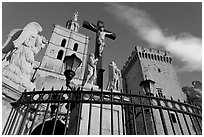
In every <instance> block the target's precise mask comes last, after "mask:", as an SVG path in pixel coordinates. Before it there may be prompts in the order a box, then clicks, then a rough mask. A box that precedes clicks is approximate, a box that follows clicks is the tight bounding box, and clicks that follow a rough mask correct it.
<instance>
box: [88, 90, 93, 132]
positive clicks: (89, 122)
mask: <svg viewBox="0 0 204 137" xmlns="http://www.w3.org/2000/svg"><path fill="white" fill-rule="evenodd" d="M92 94H93V93H91V96H90V106H89V120H88V133H87V134H88V135H90V129H91V111H92Z"/></svg>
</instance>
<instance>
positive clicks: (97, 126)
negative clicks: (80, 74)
mask: <svg viewBox="0 0 204 137" xmlns="http://www.w3.org/2000/svg"><path fill="white" fill-rule="evenodd" d="M11 105H12V110H11V112H10V114H9V117H8V120H7V122H6V125H5V127H4V129H3V134H4V135H14V134H15V135H29V134H31V135H34V134H39V135H41V134H44V135H61V134H62V135H65V134H76V135H81V134H86V135H90V134H99V135H102V134H110V135H115V134H117V135H118V134H122V135H133V134H156V135H157V134H173V135H176V134H181V135H183V134H189V135H191V134H196V135H197V134H202V109H201V107H199V106H193V105H190V104H187V103H185V102H180V101H175V100H173V99H166V98H161V97H157V96H156V97H155V96H145V95H135V94H126V93H116V92H112V91H110V92H105V91H104V92H98V91H93V90H91V91H83V90H82V89H80V88H79V89H77V90H72V91H70V90H63V89H61V90H50V91H44V90H42V91H33V92H24V93H22V96H21V98H20V99H19V100H18V101H17V102H13V103H11ZM84 125H86V126H84Z"/></svg>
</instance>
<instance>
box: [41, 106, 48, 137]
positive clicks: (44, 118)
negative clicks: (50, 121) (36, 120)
mask: <svg viewBox="0 0 204 137" xmlns="http://www.w3.org/2000/svg"><path fill="white" fill-rule="evenodd" d="M49 106H50V103H48V104H47V106H46V110H45V114H44V116H43V122H42V127H41V130H40V135H42V134H43V129H44V126H45V120H46V115H47V112H48V109H49Z"/></svg>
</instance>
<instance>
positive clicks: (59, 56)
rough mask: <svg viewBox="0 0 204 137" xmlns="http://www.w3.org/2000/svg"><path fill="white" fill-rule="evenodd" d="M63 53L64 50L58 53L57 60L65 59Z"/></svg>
mask: <svg viewBox="0 0 204 137" xmlns="http://www.w3.org/2000/svg"><path fill="white" fill-rule="evenodd" d="M63 53H64V51H63V50H60V51H59V52H58V54H57V59H59V60H61V59H62V57H63Z"/></svg>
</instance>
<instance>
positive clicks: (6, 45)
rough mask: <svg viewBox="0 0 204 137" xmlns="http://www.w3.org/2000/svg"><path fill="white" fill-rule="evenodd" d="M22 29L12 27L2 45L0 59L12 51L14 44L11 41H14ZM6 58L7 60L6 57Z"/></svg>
mask: <svg viewBox="0 0 204 137" xmlns="http://www.w3.org/2000/svg"><path fill="white" fill-rule="evenodd" d="M22 31H23V30H22V29H13V30H12V31H11V32H10V33H9V34H8V38H7V40H6V42H5V43H4V44H3V45H2V47H3V49H2V60H4V59H5V58H7V57H8V55H9V53H13V51H14V49H15V46H14V44H13V41H15V40H16V39H17V38H18V37H19V36H20V34H21V33H22ZM6 60H9V58H7V59H6Z"/></svg>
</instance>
